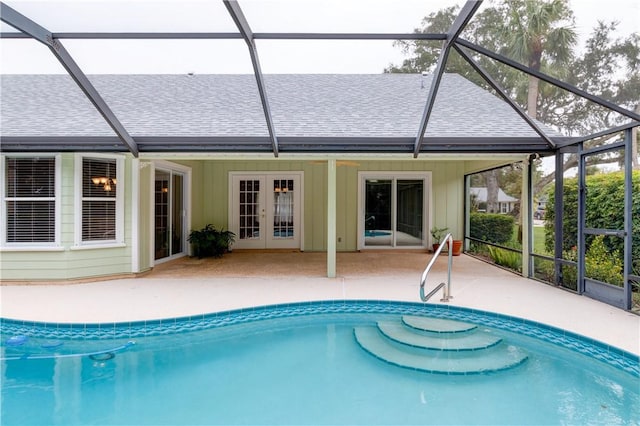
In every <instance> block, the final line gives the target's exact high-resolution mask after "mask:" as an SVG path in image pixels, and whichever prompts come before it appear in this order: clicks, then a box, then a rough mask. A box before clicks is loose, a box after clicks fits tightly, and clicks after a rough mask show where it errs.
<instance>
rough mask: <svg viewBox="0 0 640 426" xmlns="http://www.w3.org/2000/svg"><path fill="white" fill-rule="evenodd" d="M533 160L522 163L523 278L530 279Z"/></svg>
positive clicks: (521, 223) (521, 222)
mask: <svg viewBox="0 0 640 426" xmlns="http://www.w3.org/2000/svg"><path fill="white" fill-rule="evenodd" d="M530 172H531V159H529V158H527V160H526V161H523V162H522V199H521V200H520V226H521V232H522V276H523V277H525V278H529V277H530V276H531V275H530V270H531V231H532V230H533V228H532V227H531V221H530V219H531V179H530V176H531V173H530Z"/></svg>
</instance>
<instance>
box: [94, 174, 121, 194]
mask: <svg viewBox="0 0 640 426" xmlns="http://www.w3.org/2000/svg"><path fill="white" fill-rule="evenodd" d="M91 182H93V184H94V185H96V186H99V185H102V187H103V188H104V190H105V191H111V185H116V180H115V179H113V178H108V177H104V176H96V177H92V178H91Z"/></svg>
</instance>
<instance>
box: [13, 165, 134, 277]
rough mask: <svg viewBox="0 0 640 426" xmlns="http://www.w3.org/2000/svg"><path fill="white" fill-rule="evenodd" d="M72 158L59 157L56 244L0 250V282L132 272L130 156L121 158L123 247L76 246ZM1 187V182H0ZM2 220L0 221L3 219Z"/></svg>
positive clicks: (74, 187) (73, 167)
mask: <svg viewBox="0 0 640 426" xmlns="http://www.w3.org/2000/svg"><path fill="white" fill-rule="evenodd" d="M75 155H76V154H69V153H65V154H61V174H60V179H61V194H60V195H59V196H60V197H61V203H60V208H61V212H60V223H59V226H60V227H61V233H60V234H61V237H60V244H59V246H58V247H56V248H47V249H35V248H34V249H30V248H29V249H15V248H9V247H3V248H2V250H1V252H0V270H1V274H0V277H1V279H2V280H3V281H4V280H7V281H14V280H19V281H49V280H69V279H76V278H87V277H101V276H111V275H119V274H128V273H131V270H132V262H131V259H132V256H131V255H132V239H131V235H132V232H131V231H132V220H131V219H132V202H131V194H132V191H131V189H132V188H131V175H132V173H131V164H132V157H131V156H130V155H126V156H124V166H125V173H124V176H125V182H124V185H123V187H124V191H125V193H124V203H123V204H124V246H123V247H109V248H104V247H99V246H97V247H91V248H88V247H82V248H79V247H76V246H75V222H76V216H75V215H76V208H77V206H76V201H75V200H76V190H77V188H76V184H75V175H74V173H75ZM3 184H4V183H3ZM3 220H4V219H3Z"/></svg>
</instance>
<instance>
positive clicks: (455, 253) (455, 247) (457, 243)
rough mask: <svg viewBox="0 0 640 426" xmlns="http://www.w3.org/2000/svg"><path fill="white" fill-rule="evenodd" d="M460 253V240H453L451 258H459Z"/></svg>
mask: <svg viewBox="0 0 640 426" xmlns="http://www.w3.org/2000/svg"><path fill="white" fill-rule="evenodd" d="M461 253H462V240H453V252H452V253H451V254H452V255H453V256H460V254H461Z"/></svg>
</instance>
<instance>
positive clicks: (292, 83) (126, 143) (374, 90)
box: [0, 0, 640, 156]
mask: <svg viewBox="0 0 640 426" xmlns="http://www.w3.org/2000/svg"><path fill="white" fill-rule="evenodd" d="M52 3H53V4H54V5H55V6H54V7H53V8H52V7H51V4H52ZM327 3H331V2H330V1H324V2H319V4H320V7H318V6H317V5H318V3H315V6H314V3H310V2H285V3H274V2H268V1H250V0H244V1H243V0H240V1H234V0H222V1H213V0H212V1H210V2H207V1H200V2H195V3H190V2H189V3H185V2H161V3H157V2H139V3H135V2H133V3H132V2H104V3H102V2H47V3H46V4H45V3H37V2H20V1H9V2H3V3H1V5H2V9H1V10H0V12H1V17H2V21H3V26H2V38H3V41H13V42H19V43H28V44H24V49H23V50H22V52H23V53H24V55H23V56H21V57H20V58H19V60H25V61H27V60H30V59H31V58H32V57H33V56H36V57H40V58H41V59H42V61H41V62H40V63H39V64H38V65H35V66H34V67H33V69H31V70H30V71H28V72H21V73H20V75H8V74H4V75H2V95H1V96H2V104H1V107H2V129H1V134H0V137H1V142H2V150H3V151H29V150H31V151H69V150H83V149H90V150H104V151H130V152H132V153H133V154H134V155H138V153H139V152H162V151H181V152H202V151H206V152H230V151H231V152H267V151H268V152H272V153H273V154H274V155H275V156H278V154H279V153H280V152H312V153H316V152H338V153H339V152H383V153H384V152H389V153H407V154H413V155H414V156H418V155H419V154H421V153H428V152H482V151H489V152H531V153H534V152H545V151H549V152H550V151H553V150H554V149H556V148H558V147H560V146H563V145H566V144H567V143H570V142H571V141H572V140H575V139H571V138H568V137H566V136H563V135H562V134H560V133H559V132H558V131H557V130H554V129H552V128H551V127H549V126H545V125H544V124H542V123H540V122H538V121H536V120H533V119H531V118H529V117H528V116H527V114H526V113H525V112H523V111H522V110H521V108H520V107H518V106H517V105H516V104H515V103H514V102H513V101H512V100H511V99H510V98H509V96H508V95H506V94H505V93H506V91H504V89H503V88H502V87H500V85H499V84H498V83H497V82H496V81H495V80H494V79H493V78H492V77H491V76H490V75H488V74H487V73H486V72H485V71H484V70H483V69H482V68H481V67H479V66H478V63H477V62H476V60H475V59H474V57H477V56H479V55H484V56H486V57H490V58H492V60H494V61H496V62H499V63H501V64H504V66H509V67H514V68H515V69H518V70H519V71H520V72H525V73H528V74H531V75H534V76H536V77H538V78H539V79H541V80H542V81H545V82H548V83H551V84H555V85H558V86H560V87H562V89H563V90H566V91H567V92H568V93H570V94H571V95H572V96H581V97H585V98H587V99H588V100H589V101H590V102H593V103H595V104H598V105H600V106H602V107H603V108H608V109H610V110H612V111H614V112H615V113H616V114H621V115H622V116H624V117H627V118H628V119H629V121H628V124H626V126H627V127H630V126H633V125H637V121H638V120H640V116H639V115H638V114H636V113H634V112H632V111H629V110H627V109H625V108H623V107H620V106H618V105H615V104H613V103H611V102H609V101H607V100H604V99H600V98H598V97H596V96H593V95H591V94H589V93H587V92H584V91H582V90H580V89H577V88H576V87H574V86H571V85H569V84H567V83H564V82H562V81H561V80H559V79H557V78H554V77H553V76H549V75H545V74H543V73H540V72H536V71H533V70H530V69H528V68H527V67H526V66H524V65H522V64H519V63H517V62H515V61H514V60H512V59H509V58H506V57H504V56H501V55H498V54H496V53H495V52H491V51H489V50H486V49H485V48H484V47H483V46H477V45H474V44H472V43H470V42H468V41H467V40H465V38H464V35H465V33H464V30H465V26H466V25H467V23H468V22H469V21H470V20H471V19H473V16H474V14H476V13H477V11H478V9H479V8H480V7H481V3H482V2H481V1H467V2H466V3H463V4H461V5H462V7H461V9H460V12H459V15H458V17H457V19H456V20H455V22H454V23H453V24H452V25H451V27H450V28H449V29H448V30H447V31H446V32H442V33H433V34H424V33H418V32H410V29H411V27H413V26H415V25H416V24H413V25H412V26H411V27H409V26H406V24H402V25H398V26H397V27H393V28H389V27H388V26H386V25H382V24H383V23H386V21H393V19H391V18H392V16H393V15H402V14H403V13H404V14H409V13H411V11H410V10H409V6H411V5H413V3H420V4H421V5H420V6H421V7H423V10H424V11H423V12H422V13H421V16H426V15H427V14H428V13H429V12H433V11H436V10H437V9H438V8H439V7H441V6H442V5H440V4H438V5H435V4H433V2H428V1H422V2H416V1H409V0H406V1H403V2H397V1H383V0H380V1H372V2H369V3H368V6H367V7H366V8H364V9H363V8H361V9H357V10H350V6H349V2H337V3H334V5H333V6H334V7H333V8H327V7H325V6H326V5H327ZM450 3H451V5H455V4H456V2H454V1H451V2H450ZM274 5H275V6H274ZM283 5H284V6H283ZM444 5H445V6H447V5H448V3H447V2H444ZM45 6H46V7H45ZM274 7H276V8H277V13H274V10H273V8H274ZM336 13H344V14H349V16H348V19H346V20H343V22H346V24H343V25H342V26H341V27H340V26H338V27H335V26H330V25H328V24H329V23H331V22H333V21H336V20H337V19H335V16H334V15H335V14H336ZM332 14H333V15H332ZM265 17H269V19H265ZM413 19H414V21H413V22H416V23H417V21H419V19H420V17H413ZM382 27H384V28H385V30H384V32H382V31H380V30H378V28H382ZM325 28H330V29H331V30H330V31H329V30H326V29H325ZM4 39H6V40H4ZM393 40H426V41H430V42H433V43H437V44H438V45H440V46H441V47H442V48H441V50H440V58H439V60H438V64H437V66H436V67H435V69H434V70H433V72H432V73H430V74H429V75H420V74H413V75H411V74H410V75H402V74H382V73H380V74H374V75H372V74H363V73H357V74H351V75H349V74H312V73H311V74H298V73H296V72H295V71H296V69H295V66H294V67H292V68H294V69H293V70H292V71H293V72H292V73H277V74H273V73H270V72H269V70H270V69H273V68H274V67H275V65H274V64H277V62H278V61H282V60H283V58H284V57H287V58H288V57H289V56H294V57H296V58H298V57H299V62H301V63H304V62H308V61H312V60H313V52H314V51H315V50H314V49H316V48H318V46H319V44H318V43H320V42H322V43H330V46H331V47H330V48H331V49H335V50H336V51H337V52H338V57H339V59H337V61H344V62H349V61H355V62H356V63H357V62H358V60H359V57H358V53H359V51H360V50H364V49H365V48H366V49H371V48H373V49H374V50H375V49H378V48H380V49H379V50H380V52H383V49H382V48H381V46H382V45H381V43H386V44H385V46H386V45H388V44H389V43H390V42H391V41H393ZM142 42H145V43H147V42H152V43H153V44H154V45H155V46H156V47H157V46H160V50H161V51H162V52H163V53H161V54H159V55H157V56H156V57H154V58H153V60H152V59H150V57H147V56H146V55H147V53H148V49H147V50H146V49H145V48H142V49H138V50H135V52H136V53H135V55H138V56H142V62H148V66H149V68H150V69H151V71H150V73H147V72H144V73H138V72H135V73H131V72H128V71H126V70H127V68H126V67H124V66H123V67H121V68H120V69H116V72H114V71H113V70H112V68H111V65H110V64H106V63H103V62H101V61H100V58H102V57H103V56H107V55H106V52H108V51H110V50H111V51H113V50H115V51H117V53H118V55H116V58H117V60H116V61H113V60H112V62H117V63H118V64H127V63H129V62H135V61H136V60H137V61H139V62H140V58H138V57H135V56H134V54H133V50H132V49H133V48H134V47H136V46H138V45H139V43H142ZM343 46H350V47H349V50H344V51H343V50H341V49H342V48H343ZM186 50H194V51H195V52H196V53H195V59H194V58H191V59H189V60H193V61H194V62H193V63H194V64H195V65H196V66H197V65H198V64H199V63H200V62H213V63H215V64H216V65H220V64H222V65H223V68H222V70H221V73H215V74H213V73H209V72H204V73H202V72H198V71H195V72H189V73H186V72H183V73H181V74H179V75H175V74H173V75H172V73H171V72H169V73H164V74H158V72H163V71H162V70H163V69H165V68H164V66H165V65H166V64H175V63H180V62H181V61H182V60H183V58H185V57H184V56H182V53H183V51H186ZM112 53H113V52H112ZM451 54H458V55H462V56H463V57H464V58H465V59H466V60H467V61H468V63H469V66H470V67H472V68H474V69H475V70H476V71H477V72H478V73H479V74H480V75H482V77H483V78H484V83H485V87H483V88H480V87H479V86H477V85H475V84H474V83H471V82H470V81H468V80H466V79H464V78H463V77H461V76H459V75H456V74H451V73H447V72H446V63H447V59H448V57H449V55H451ZM185 61H186V60H185ZM43 64H44V65H43ZM262 64H264V65H262ZM225 66H230V68H224V67H225ZM263 66H264V68H263ZM158 70H160V71H158ZM380 71H382V70H380ZM43 74H46V75H43ZM634 120H635V122H634Z"/></svg>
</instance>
